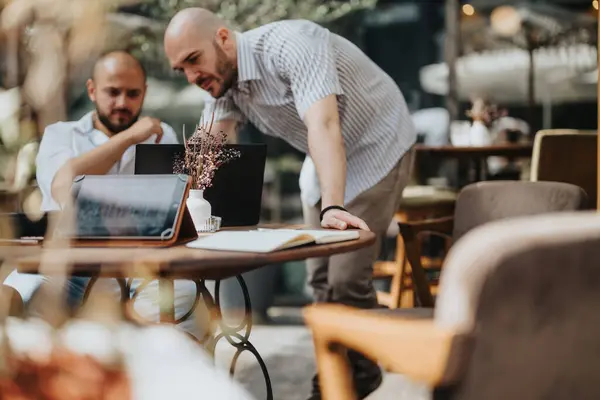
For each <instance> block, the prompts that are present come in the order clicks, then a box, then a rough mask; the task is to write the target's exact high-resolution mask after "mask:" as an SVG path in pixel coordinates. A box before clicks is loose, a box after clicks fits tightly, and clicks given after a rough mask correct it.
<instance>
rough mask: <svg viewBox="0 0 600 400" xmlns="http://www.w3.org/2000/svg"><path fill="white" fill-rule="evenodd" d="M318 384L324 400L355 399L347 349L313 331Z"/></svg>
mask: <svg viewBox="0 0 600 400" xmlns="http://www.w3.org/2000/svg"><path fill="white" fill-rule="evenodd" d="M313 341H314V344H315V354H316V358H317V371H318V376H319V386H320V389H321V395H322V396H323V399H324V400H356V393H355V391H354V389H353V384H352V372H351V371H350V365H349V363H348V358H347V350H346V349H344V348H343V347H342V346H339V345H334V344H331V343H328V341H327V340H325V337H321V336H320V335H318V334H316V333H315V332H313Z"/></svg>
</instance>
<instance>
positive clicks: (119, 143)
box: [52, 132, 133, 202]
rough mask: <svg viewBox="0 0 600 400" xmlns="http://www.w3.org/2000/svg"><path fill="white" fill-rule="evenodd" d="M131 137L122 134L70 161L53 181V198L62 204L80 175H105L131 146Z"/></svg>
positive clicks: (124, 133)
mask: <svg viewBox="0 0 600 400" xmlns="http://www.w3.org/2000/svg"><path fill="white" fill-rule="evenodd" d="M131 145H133V142H132V140H131V139H130V136H129V135H127V134H126V132H122V133H120V134H118V135H115V136H113V137H112V138H111V139H110V140H109V141H108V142H106V143H104V144H103V145H101V146H98V147H96V148H95V149H93V150H91V151H89V152H87V153H85V154H82V155H80V156H79V157H75V158H73V159H71V160H69V161H68V162H67V163H66V164H65V165H63V166H62V167H61V168H60V169H59V170H58V172H57V173H56V175H55V177H54V179H53V180H52V197H53V198H54V199H55V200H56V201H58V202H62V201H63V200H64V199H65V198H66V197H65V196H67V195H68V193H69V190H70V188H71V184H72V183H73V179H74V178H75V177H76V176H78V175H104V174H106V173H107V172H108V171H109V170H110V169H111V168H112V166H113V165H115V164H116V163H117V162H118V161H119V160H120V159H121V157H123V153H124V152H125V150H127V148H128V147H129V146H131Z"/></svg>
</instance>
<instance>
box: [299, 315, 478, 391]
mask: <svg viewBox="0 0 600 400" xmlns="http://www.w3.org/2000/svg"><path fill="white" fill-rule="evenodd" d="M304 318H305V320H306V322H307V325H308V326H309V327H310V329H311V330H312V332H313V338H314V342H315V350H316V353H317V364H318V369H319V376H320V379H321V385H322V391H323V393H324V394H325V396H324V398H326V399H350V398H352V396H350V397H348V390H350V389H349V388H350V387H351V383H350V380H349V379H350V378H349V376H347V377H346V378H344V377H343V376H342V375H344V374H345V375H349V374H348V369H347V365H342V363H344V364H345V361H344V362H343V361H341V360H342V359H343V357H344V353H343V351H344V350H343V349H341V346H343V347H344V348H350V349H353V350H355V351H358V352H360V353H362V354H364V355H365V356H366V357H368V358H371V359H374V360H376V361H378V362H379V363H381V364H382V365H383V366H384V367H385V368H386V369H388V370H391V371H394V372H398V373H402V374H405V375H407V376H409V377H410V378H412V379H414V380H417V381H421V382H424V383H426V384H429V385H431V386H440V385H445V384H448V383H452V382H456V381H457V380H458V379H459V378H460V377H461V375H462V372H463V368H464V365H465V364H466V363H465V359H464V357H462V355H464V354H466V353H464V352H463V351H464V350H465V349H466V348H465V347H464V345H465V344H466V343H468V341H465V338H466V337H467V336H466V335H462V334H458V333H457V332H454V331H452V330H448V329H443V328H440V327H438V326H436V325H435V324H434V322H433V320H421V319H418V320H411V319H403V318H400V317H390V316H384V315H378V314H375V313H369V312H367V311H363V310H357V309H353V308H350V307H347V306H342V305H315V306H309V307H307V308H305V310H304ZM457 346H458V347H457ZM457 350H459V351H458V354H457V353H456V351H457ZM457 355H458V357H457ZM344 389H346V391H344ZM350 393H352V392H351V391H350ZM344 396H346V397H344Z"/></svg>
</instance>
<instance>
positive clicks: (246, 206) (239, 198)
mask: <svg viewBox="0 0 600 400" xmlns="http://www.w3.org/2000/svg"><path fill="white" fill-rule="evenodd" d="M227 147H229V148H233V149H235V150H238V151H239V152H240V157H238V158H235V159H233V160H232V161H230V162H228V163H225V164H223V165H222V166H221V167H219V169H218V170H217V171H216V173H215V177H214V179H213V185H212V186H211V187H209V188H208V189H206V190H205V192H204V198H205V199H206V200H208V202H209V203H210V204H211V207H212V214H213V215H215V216H217V217H221V219H222V220H221V226H224V227H225V226H249V225H256V224H258V222H259V220H260V211H261V202H262V191H263V181H264V172H265V163H266V159H267V146H266V145H265V144H232V145H227ZM184 151H185V148H184V146H183V144H138V145H136V147H135V174H172V173H173V165H174V160H175V159H176V158H178V157H182V156H183V154H184Z"/></svg>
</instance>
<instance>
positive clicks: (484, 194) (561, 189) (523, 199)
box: [453, 181, 588, 241]
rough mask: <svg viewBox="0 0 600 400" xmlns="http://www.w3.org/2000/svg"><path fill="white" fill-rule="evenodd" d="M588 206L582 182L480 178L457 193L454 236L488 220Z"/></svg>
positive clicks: (455, 238)
mask: <svg viewBox="0 0 600 400" xmlns="http://www.w3.org/2000/svg"><path fill="white" fill-rule="evenodd" d="M587 207H588V197H587V195H586V193H585V191H584V190H583V189H581V188H580V187H579V186H575V185H571V184H568V183H561V182H523V181H496V182H478V183H475V184H472V185H469V186H467V187H465V188H464V189H463V190H462V191H461V192H460V194H459V195H458V200H457V201H456V210H455V213H454V232H453V238H454V240H455V241H456V240H458V239H460V238H461V237H462V236H464V235H465V233H467V232H468V231H470V230H471V229H473V228H475V227H476V226H479V225H482V224H484V223H487V222H491V221H495V220H499V219H504V218H511V217H519V216H526V215H535V214H543V213H551V212H556V211H575V210H582V209H585V208H587Z"/></svg>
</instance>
